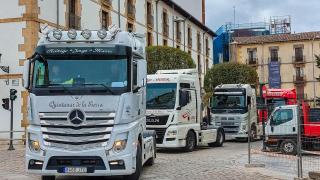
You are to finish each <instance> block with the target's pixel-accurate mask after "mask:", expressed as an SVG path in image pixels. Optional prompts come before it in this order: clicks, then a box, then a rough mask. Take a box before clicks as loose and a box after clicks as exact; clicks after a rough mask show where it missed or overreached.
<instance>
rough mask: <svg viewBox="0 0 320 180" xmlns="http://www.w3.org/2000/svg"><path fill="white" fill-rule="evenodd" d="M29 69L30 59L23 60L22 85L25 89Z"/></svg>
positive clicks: (26, 87)
mask: <svg viewBox="0 0 320 180" xmlns="http://www.w3.org/2000/svg"><path fill="white" fill-rule="evenodd" d="M29 70H30V61H29V60H26V61H25V62H24V65H23V77H22V78H23V79H22V85H23V87H24V88H25V89H28V88H29V83H30V82H29V77H30V76H29V74H30V72H29Z"/></svg>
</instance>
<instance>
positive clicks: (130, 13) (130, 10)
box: [127, 3, 136, 19]
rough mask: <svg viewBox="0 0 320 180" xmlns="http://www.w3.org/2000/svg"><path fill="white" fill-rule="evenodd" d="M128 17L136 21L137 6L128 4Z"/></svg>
mask: <svg viewBox="0 0 320 180" xmlns="http://www.w3.org/2000/svg"><path fill="white" fill-rule="evenodd" d="M127 10H128V11H127V15H128V17H129V18H131V19H135V18H136V7H135V5H133V4H131V3H128V4H127Z"/></svg>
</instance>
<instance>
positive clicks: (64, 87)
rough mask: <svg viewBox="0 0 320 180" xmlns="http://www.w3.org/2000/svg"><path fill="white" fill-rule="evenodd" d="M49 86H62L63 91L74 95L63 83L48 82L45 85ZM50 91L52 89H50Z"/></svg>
mask: <svg viewBox="0 0 320 180" xmlns="http://www.w3.org/2000/svg"><path fill="white" fill-rule="evenodd" d="M50 86H54V87H62V88H63V90H64V91H66V92H68V93H69V94H70V95H74V94H73V93H72V91H70V89H68V88H67V87H66V86H65V85H63V84H48V85H47V87H50ZM51 91H52V90H51Z"/></svg>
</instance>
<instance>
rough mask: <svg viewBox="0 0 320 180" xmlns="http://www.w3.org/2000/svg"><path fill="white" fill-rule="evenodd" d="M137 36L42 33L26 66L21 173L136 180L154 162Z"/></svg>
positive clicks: (140, 43) (51, 177)
mask: <svg viewBox="0 0 320 180" xmlns="http://www.w3.org/2000/svg"><path fill="white" fill-rule="evenodd" d="M144 49H145V46H144V39H143V37H141V36H139V35H137V34H134V33H130V32H121V31H120V30H119V29H118V28H116V27H115V26H112V27H110V28H109V31H106V30H99V31H89V30H83V31H76V30H69V31H68V32H67V31H60V30H52V31H48V32H47V33H46V34H45V35H44V37H42V38H41V39H40V41H39V43H38V46H37V48H36V50H35V53H34V55H33V56H32V57H31V58H30V59H29V60H27V61H26V62H25V65H24V74H23V80H24V87H25V88H26V89H27V90H28V91H29V95H30V96H29V104H28V114H29V124H30V125H29V127H28V129H27V135H28V137H27V148H26V168H27V172H28V173H35V174H40V175H42V179H43V180H54V179H55V177H56V176H124V178H126V179H133V180H137V179H139V176H140V173H141V171H142V167H143V165H145V164H146V165H152V164H153V162H154V158H155V156H156V154H155V153H156V151H155V133H154V132H151V131H147V130H146V121H145V119H146V117H145V111H146V98H145V95H146V78H147V75H146V67H147V66H146V60H145V51H144Z"/></svg>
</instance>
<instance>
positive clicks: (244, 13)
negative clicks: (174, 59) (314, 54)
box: [206, 0, 320, 32]
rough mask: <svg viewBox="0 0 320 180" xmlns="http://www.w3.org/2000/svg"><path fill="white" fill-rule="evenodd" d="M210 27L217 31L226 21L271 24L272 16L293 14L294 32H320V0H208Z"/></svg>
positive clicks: (207, 21) (207, 22)
mask: <svg viewBox="0 0 320 180" xmlns="http://www.w3.org/2000/svg"><path fill="white" fill-rule="evenodd" d="M206 3H207V4H206V8H207V9H206V16H207V17H206V19H207V20H206V24H207V26H209V27H210V28H211V29H212V30H214V31H216V30H217V29H218V28H219V27H220V26H221V25H223V24H225V23H226V22H233V6H235V7H236V23H250V22H263V21H267V22H269V20H270V16H283V15H291V23H292V30H291V31H292V32H307V31H320V0H206Z"/></svg>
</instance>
